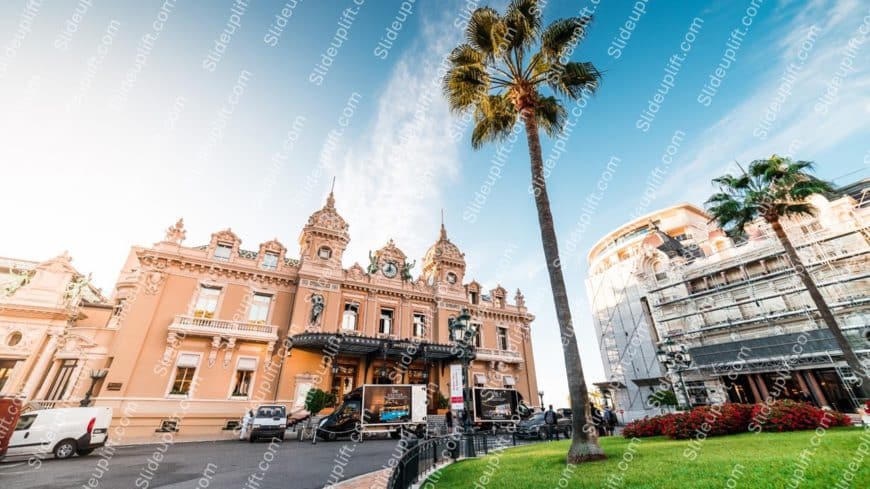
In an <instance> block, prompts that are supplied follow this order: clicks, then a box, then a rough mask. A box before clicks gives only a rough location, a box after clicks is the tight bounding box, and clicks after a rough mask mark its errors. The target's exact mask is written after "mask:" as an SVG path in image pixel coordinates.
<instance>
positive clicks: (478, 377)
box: [474, 374, 486, 385]
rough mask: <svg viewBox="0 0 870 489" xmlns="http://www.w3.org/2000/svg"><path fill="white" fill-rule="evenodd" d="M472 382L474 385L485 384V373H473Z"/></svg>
mask: <svg viewBox="0 0 870 489" xmlns="http://www.w3.org/2000/svg"><path fill="white" fill-rule="evenodd" d="M474 383H475V385H477V384H486V375H483V374H474Z"/></svg>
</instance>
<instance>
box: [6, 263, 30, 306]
mask: <svg viewBox="0 0 870 489" xmlns="http://www.w3.org/2000/svg"><path fill="white" fill-rule="evenodd" d="M9 272H10V274H11V275H12V279H11V280H9V281H8V282H6V283H5V284H3V289H2V290H0V299H2V298H4V297H11V296H12V294H14V293H15V291H17V290H18V289H20V288H21V287H24V286H25V285H27V284H29V283H30V279H31V278H33V271H31V270H24V269H20V268H18V267H15V266H13V267H12V268H11V269H10V270H9Z"/></svg>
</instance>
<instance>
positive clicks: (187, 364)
mask: <svg viewBox="0 0 870 489" xmlns="http://www.w3.org/2000/svg"><path fill="white" fill-rule="evenodd" d="M175 365H176V366H177V367H182V368H196V367H197V366H199V355H196V354H194V353H182V354H181V355H178V362H177V363H176V364H175Z"/></svg>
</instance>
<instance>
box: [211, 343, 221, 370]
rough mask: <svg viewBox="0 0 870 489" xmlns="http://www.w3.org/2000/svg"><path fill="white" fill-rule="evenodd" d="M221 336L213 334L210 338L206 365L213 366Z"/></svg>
mask: <svg viewBox="0 0 870 489" xmlns="http://www.w3.org/2000/svg"><path fill="white" fill-rule="evenodd" d="M221 343H222V341H221V337H220V336H214V337H212V339H211V351H210V352H209V353H208V366H209V367H212V366H214V362H215V361H216V360H217V354H218V350H219V349H220V347H221Z"/></svg>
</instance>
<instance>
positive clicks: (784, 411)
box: [749, 399, 851, 431]
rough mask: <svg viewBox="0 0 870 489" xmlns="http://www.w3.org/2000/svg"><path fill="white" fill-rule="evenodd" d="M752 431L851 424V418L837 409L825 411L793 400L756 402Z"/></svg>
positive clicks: (802, 428)
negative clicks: (766, 402) (836, 410)
mask: <svg viewBox="0 0 870 489" xmlns="http://www.w3.org/2000/svg"><path fill="white" fill-rule="evenodd" d="M750 423H751V426H750V428H749V430H750V431H762V430H769V431H796V430H813V429H816V428H818V427H820V426H821V427H823V428H829V427H832V426H849V425H850V424H851V423H850V420H849V418H848V417H847V416H846V415H845V414H843V413H838V412H835V411H825V410H824V409H819V408H817V407H814V406H811V405H810V404H806V403H803V402H794V401H791V400H787V399H786V400H783V401H776V402H772V403H770V404H756V405H755V407H754V408H753V409H752V419H751V421H750Z"/></svg>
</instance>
